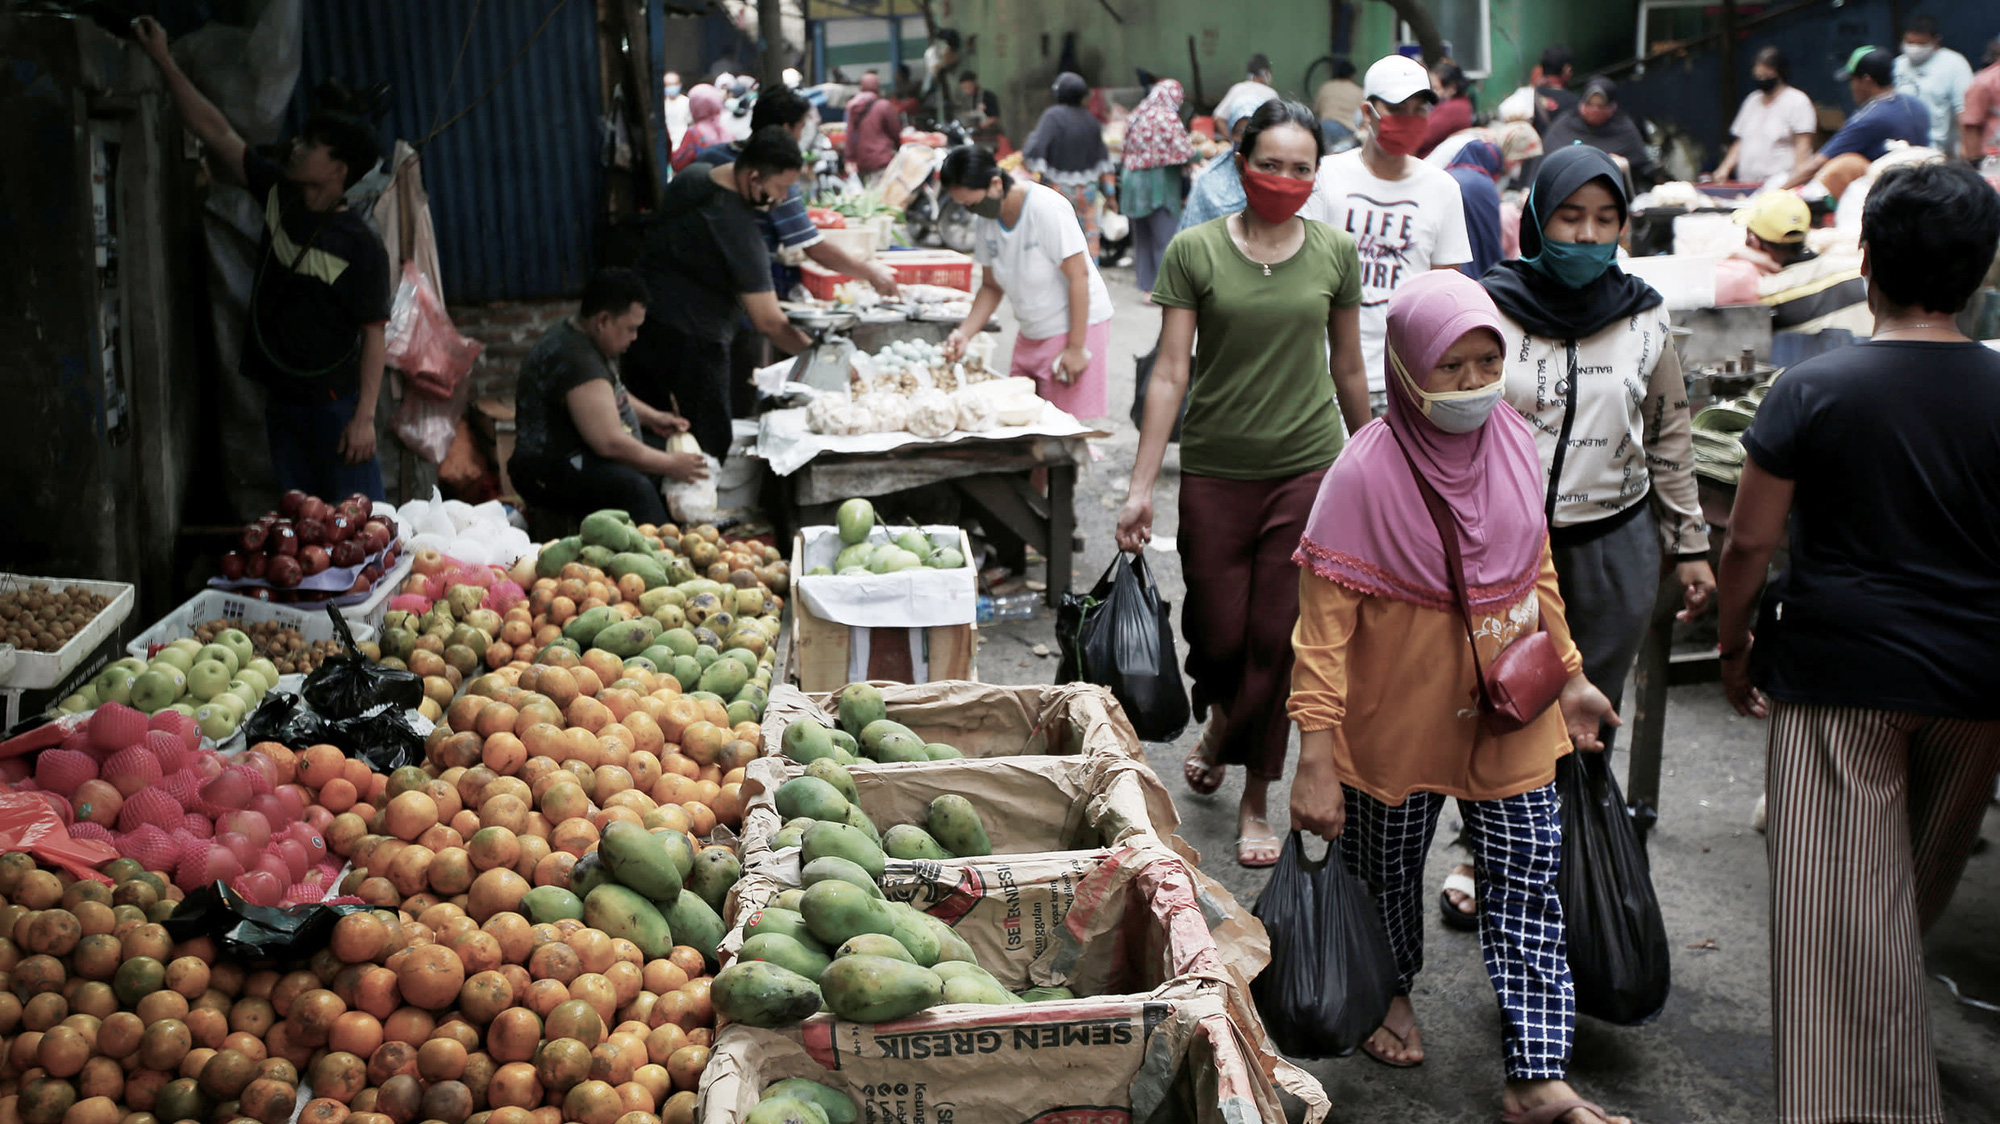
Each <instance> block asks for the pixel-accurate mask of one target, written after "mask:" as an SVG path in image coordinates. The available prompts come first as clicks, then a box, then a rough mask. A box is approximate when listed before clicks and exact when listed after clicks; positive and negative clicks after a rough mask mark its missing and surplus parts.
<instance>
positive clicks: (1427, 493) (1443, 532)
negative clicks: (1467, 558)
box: [1383, 418, 1493, 710]
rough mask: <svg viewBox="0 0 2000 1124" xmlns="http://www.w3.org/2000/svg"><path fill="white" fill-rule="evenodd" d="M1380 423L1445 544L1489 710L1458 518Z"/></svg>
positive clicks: (1482, 702)
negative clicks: (1466, 578) (1415, 481)
mask: <svg viewBox="0 0 2000 1124" xmlns="http://www.w3.org/2000/svg"><path fill="white" fill-rule="evenodd" d="M1383 422H1384V424H1386V425H1387V426H1388V427H1389V435H1390V436H1391V437H1394V438H1395V439H1396V448H1398V449H1401V450H1402V451H1403V461H1404V463H1406V464H1408V465H1409V466H1410V475H1411V476H1414V477H1416V478H1417V491H1418V492H1419V493H1421V494H1422V495H1423V497H1424V507H1425V509H1426V510H1428V511H1429V512H1430V513H1431V522H1432V523H1434V524H1436V526H1437V532H1438V538H1440V539H1442V540H1443V541H1444V565H1445V570H1446V572H1448V573H1449V574H1450V575H1451V590H1452V592H1453V593H1454V594H1456V595H1457V596H1458V614H1459V619H1460V620H1462V621H1463V622H1464V623H1465V638H1466V640H1468V641H1470V642H1471V644H1472V670H1473V673H1474V674H1473V678H1475V679H1477V680H1478V681H1479V705H1480V707H1481V708H1482V709H1485V710H1491V709H1493V700H1492V698H1491V696H1489V695H1488V694H1487V691H1486V668H1485V666H1484V665H1483V664H1482V663H1481V662H1480V659H1479V637H1478V636H1476V635H1474V634H1473V631H1472V597H1471V595H1470V594H1469V593H1468V592H1467V590H1466V588H1465V562H1464V559H1463V557H1462V556H1461V555H1460V553H1459V546H1458V519H1457V517H1456V516H1454V515H1453V514H1452V513H1451V505H1450V504H1448V503H1446V502H1445V500H1444V497H1443V496H1441V495H1438V491H1437V489H1436V488H1434V487H1432V486H1431V482H1430V481H1429V480H1428V479H1426V478H1425V476H1424V473H1423V470H1422V469H1420V468H1418V467H1417V460H1416V458H1415V457H1413V456H1411V455H1410V448H1409V446H1407V445H1405V444H1403V435H1402V434H1400V433H1398V432H1396V426H1395V423H1393V422H1390V421H1388V419H1387V418H1384V419H1383Z"/></svg>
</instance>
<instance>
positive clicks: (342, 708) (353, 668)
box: [303, 605, 424, 721]
mask: <svg viewBox="0 0 2000 1124" xmlns="http://www.w3.org/2000/svg"><path fill="white" fill-rule="evenodd" d="M326 615H327V616H329V617H332V618H333V632H334V635H335V636H337V637H339V638H340V642H341V643H342V644H343V645H345V646H346V648H347V650H346V651H345V652H342V653H341V654H339V655H337V656H329V657H328V658H327V660H326V662H325V663H322V664H320V665H319V667H318V668H316V669H315V670H314V671H313V673H312V674H311V675H308V676H306V682H305V687H304V688H303V692H304V694H305V699H306V701H307V702H308V703H311V704H312V708H313V710H314V711H315V712H317V713H318V714H319V716H320V717H321V718H325V719H327V720H329V721H339V720H340V719H343V718H359V717H361V716H362V715H364V714H366V713H368V712H369V711H371V710H373V709H375V708H376V707H378V706H384V705H386V706H388V707H390V708H391V709H393V710H413V709H415V708H416V707H417V705H418V704H420V703H422V702H423V701H424V681H423V679H422V678H421V677H419V676H418V675H417V674H416V673H415V672H410V671H403V670H400V669H397V668H393V667H383V666H382V665H381V664H378V663H376V662H375V661H374V660H371V659H369V658H368V657H367V656H365V655H363V654H362V653H361V652H360V651H359V650H358V649H357V648H355V646H354V636H353V634H352V633H350V632H348V631H347V622H346V621H345V620H343V619H342V618H341V616H340V610H339V609H336V608H334V607H333V606H331V605H328V606H327V607H326Z"/></svg>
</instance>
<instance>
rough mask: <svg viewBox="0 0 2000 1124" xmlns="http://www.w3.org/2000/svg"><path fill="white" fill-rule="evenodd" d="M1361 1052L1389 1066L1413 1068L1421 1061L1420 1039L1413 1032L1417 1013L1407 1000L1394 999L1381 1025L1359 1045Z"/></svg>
mask: <svg viewBox="0 0 2000 1124" xmlns="http://www.w3.org/2000/svg"><path fill="white" fill-rule="evenodd" d="M1361 1048H1362V1050H1364V1051H1366V1052H1367V1053H1368V1056H1370V1057H1372V1058H1374V1059H1375V1060H1376V1061H1378V1062H1382V1063H1384V1064H1386V1065H1393V1066H1404V1067H1407V1066H1413V1065H1418V1064H1420V1063H1422V1062H1423V1060H1424V1039H1423V1035H1421V1034H1419V1033H1418V1032H1417V1011H1416V1008H1414V1007H1412V1006H1410V997H1409V996H1407V995H1398V996H1397V997H1396V998H1395V999H1394V1000H1393V1001H1391V1002H1390V1004H1389V1013H1388V1014H1387V1015H1385V1016H1383V1019H1382V1025H1381V1026H1378V1027H1376V1028H1375V1033H1374V1034H1371V1035H1369V1036H1368V1041H1366V1042H1364V1043H1362V1044H1361Z"/></svg>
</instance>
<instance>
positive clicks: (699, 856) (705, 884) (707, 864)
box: [685, 847, 743, 913]
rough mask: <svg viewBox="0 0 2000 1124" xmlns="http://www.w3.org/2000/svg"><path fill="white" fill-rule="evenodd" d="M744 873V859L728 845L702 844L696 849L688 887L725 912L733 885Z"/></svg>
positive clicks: (709, 903)
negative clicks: (705, 845) (706, 845)
mask: <svg viewBox="0 0 2000 1124" xmlns="http://www.w3.org/2000/svg"><path fill="white" fill-rule="evenodd" d="M742 877H743V860H741V859H739V858H737V857H736V852H735V851H732V850H730V849H729V848H727V847H703V848H702V849H701V850H699V851H696V852H695V853H694V869H693V870H692V871H690V872H689V873H688V878H687V885H686V887H685V889H687V890H690V891H693V893H694V894H695V896H696V897H699V898H700V899H701V900H702V901H705V902H707V903H708V905H709V908H710V909H713V910H715V912H717V913H721V912H722V907H723V905H724V904H725V903H726V902H728V901H729V890H730V887H732V886H734V885H736V883H737V881H738V880H740V879H741V878H742Z"/></svg>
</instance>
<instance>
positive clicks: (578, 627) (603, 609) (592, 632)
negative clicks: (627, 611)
mask: <svg viewBox="0 0 2000 1124" xmlns="http://www.w3.org/2000/svg"><path fill="white" fill-rule="evenodd" d="M616 623H618V610H616V609H613V608H612V607H611V606H609V605H600V606H598V607H597V608H595V609H591V610H590V611H588V612H583V613H578V614H577V615H576V616H574V617H571V618H570V619H569V623H567V624H565V625H563V637H564V638H565V639H568V640H574V641H576V642H577V643H578V644H580V645H582V646H583V647H585V648H589V647H593V646H595V643H596V641H597V634H598V633H600V632H603V631H604V630H605V629H607V628H610V627H611V626H612V625H614V624H616ZM632 654H634V655H637V654H638V653H637V652H634V653H632Z"/></svg>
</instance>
